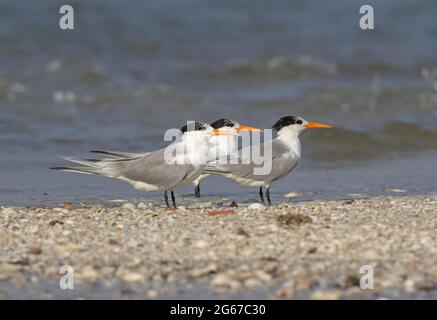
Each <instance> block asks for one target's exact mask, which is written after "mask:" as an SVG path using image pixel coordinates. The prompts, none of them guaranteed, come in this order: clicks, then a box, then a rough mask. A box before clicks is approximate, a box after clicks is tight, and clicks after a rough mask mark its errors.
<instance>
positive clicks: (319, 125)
mask: <svg viewBox="0 0 437 320" xmlns="http://www.w3.org/2000/svg"><path fill="white" fill-rule="evenodd" d="M304 127H305V128H311V129H314V128H319V129H327V128H332V126H330V125H329V124H323V123H318V122H308V123H307V124H305V125H304Z"/></svg>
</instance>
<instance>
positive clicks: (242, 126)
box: [237, 124, 261, 132]
mask: <svg viewBox="0 0 437 320" xmlns="http://www.w3.org/2000/svg"><path fill="white" fill-rule="evenodd" d="M240 131H248V132H261V129H258V128H254V127H249V126H245V125H242V124H241V125H240V126H239V127H238V129H237V132H240Z"/></svg>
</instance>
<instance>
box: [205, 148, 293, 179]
mask: <svg viewBox="0 0 437 320" xmlns="http://www.w3.org/2000/svg"><path fill="white" fill-rule="evenodd" d="M260 148H261V150H264V145H263V144H261V145H260ZM243 150H244V149H243ZM251 152H252V150H251ZM241 155H242V153H241V152H240V154H239V163H238V164H220V163H219V162H218V161H216V162H213V163H210V164H208V165H207V167H206V169H205V170H204V172H206V173H212V174H221V175H224V176H226V177H228V178H231V179H234V180H237V181H241V182H243V181H244V180H246V179H247V180H251V181H266V182H267V181H275V180H277V179H280V178H282V177H284V176H286V175H287V174H288V173H289V172H290V171H291V170H292V169H293V168H294V167H296V165H297V164H298V163H299V159H298V158H296V157H293V156H292V154H291V153H290V150H289V149H288V148H287V147H286V146H285V145H284V144H283V143H281V142H280V141H277V140H273V141H272V157H271V160H272V162H271V167H270V168H269V166H267V167H266V168H267V172H266V174H255V171H254V169H255V168H256V167H258V168H261V167H262V166H263V164H260V165H257V164H254V163H248V164H242V163H241V162H242V157H241ZM266 157H267V159H268V158H269V157H268V156H266ZM268 169H270V170H268Z"/></svg>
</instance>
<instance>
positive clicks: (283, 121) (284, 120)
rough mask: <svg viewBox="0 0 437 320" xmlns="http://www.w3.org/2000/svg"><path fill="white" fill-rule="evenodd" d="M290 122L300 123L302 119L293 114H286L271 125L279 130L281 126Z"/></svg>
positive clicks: (290, 123)
mask: <svg viewBox="0 0 437 320" xmlns="http://www.w3.org/2000/svg"><path fill="white" fill-rule="evenodd" d="M292 124H302V119H301V118H299V117H295V116H286V117H282V118H281V119H279V120H278V122H276V123H275V124H274V125H273V129H275V130H276V131H279V130H281V129H282V128H283V127H286V126H289V125H292Z"/></svg>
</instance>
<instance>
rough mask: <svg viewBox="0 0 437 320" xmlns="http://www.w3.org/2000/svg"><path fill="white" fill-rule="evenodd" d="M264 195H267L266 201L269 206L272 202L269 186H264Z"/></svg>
mask: <svg viewBox="0 0 437 320" xmlns="http://www.w3.org/2000/svg"><path fill="white" fill-rule="evenodd" d="M266 196H267V202H268V204H269V206H271V205H272V202H271V201H270V186H267V187H266Z"/></svg>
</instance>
